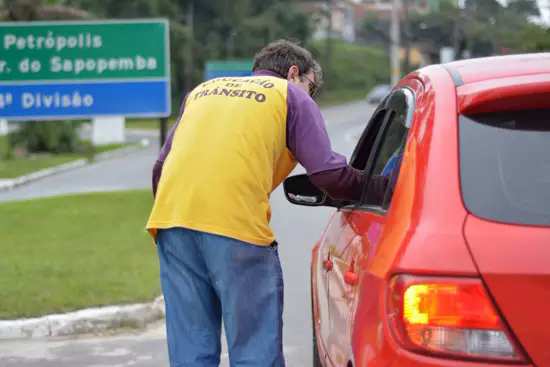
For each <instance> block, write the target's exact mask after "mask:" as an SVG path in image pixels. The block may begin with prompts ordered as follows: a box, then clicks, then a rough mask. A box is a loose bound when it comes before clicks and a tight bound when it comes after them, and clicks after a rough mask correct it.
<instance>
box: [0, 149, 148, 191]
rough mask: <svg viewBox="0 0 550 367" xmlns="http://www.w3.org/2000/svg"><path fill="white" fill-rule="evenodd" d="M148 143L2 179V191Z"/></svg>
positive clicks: (0, 186)
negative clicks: (90, 158)
mask: <svg viewBox="0 0 550 367" xmlns="http://www.w3.org/2000/svg"><path fill="white" fill-rule="evenodd" d="M148 145H149V142H148V141H147V142H146V143H144V142H142V143H140V144H136V145H132V146H129V147H124V148H120V149H115V150H112V151H110V152H104V153H100V154H97V155H96V156H95V157H94V158H93V159H92V160H87V159H84V158H81V159H77V160H74V161H71V162H68V163H63V164H60V165H57V166H54V167H50V168H46V169H43V170H40V171H36V172H33V173H30V174H28V175H24V176H19V177H16V178H14V179H0V192H2V191H6V190H12V189H14V188H16V187H18V186H21V185H24V184H27V183H31V182H34V181H37V180H40V179H42V178H45V177H49V176H53V175H56V174H59V173H62V172H66V171H70V170H73V169H76V168H81V167H84V166H86V165H89V164H92V163H95V162H100V161H104V160H107V159H112V158H116V157H121V156H124V155H127V154H130V153H133V152H135V151H137V150H140V149H143V148H145V147H147V146H148Z"/></svg>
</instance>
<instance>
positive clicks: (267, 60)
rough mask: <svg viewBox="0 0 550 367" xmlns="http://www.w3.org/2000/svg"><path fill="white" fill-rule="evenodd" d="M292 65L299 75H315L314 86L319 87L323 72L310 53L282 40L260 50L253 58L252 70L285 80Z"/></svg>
mask: <svg viewBox="0 0 550 367" xmlns="http://www.w3.org/2000/svg"><path fill="white" fill-rule="evenodd" d="M292 65H296V66H297V67H298V71H299V72H300V75H303V74H307V73H309V72H310V71H312V72H313V75H315V84H316V85H317V87H321V85H322V84H323V71H322V69H321V66H320V65H319V63H318V62H317V61H316V60H315V59H314V58H313V56H312V55H311V52H309V51H308V50H306V49H305V48H303V47H301V46H299V45H298V44H297V43H294V42H292V41H288V40H284V39H281V40H277V41H274V42H271V43H270V44H268V45H267V46H265V47H264V48H262V49H261V50H260V52H258V53H257V54H256V56H254V66H253V68H252V70H253V71H256V70H270V71H272V72H274V73H276V74H278V75H280V76H281V77H283V78H285V79H286V77H287V75H288V69H290V67H291V66H292Z"/></svg>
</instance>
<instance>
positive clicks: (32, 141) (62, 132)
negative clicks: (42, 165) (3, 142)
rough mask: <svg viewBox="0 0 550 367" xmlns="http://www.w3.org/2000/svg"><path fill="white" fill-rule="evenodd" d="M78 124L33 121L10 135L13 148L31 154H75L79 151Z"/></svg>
mask: <svg viewBox="0 0 550 367" xmlns="http://www.w3.org/2000/svg"><path fill="white" fill-rule="evenodd" d="M77 129H78V124H76V123H74V122H69V121H60V122H58V121H56V122H45V121H32V122H25V123H23V124H22V127H21V129H19V130H18V131H16V132H14V133H12V134H10V143H11V146H12V147H22V148H24V149H25V150H26V151H27V152H29V153H73V152H76V151H78V150H79V146H80V139H79V138H78V131H77Z"/></svg>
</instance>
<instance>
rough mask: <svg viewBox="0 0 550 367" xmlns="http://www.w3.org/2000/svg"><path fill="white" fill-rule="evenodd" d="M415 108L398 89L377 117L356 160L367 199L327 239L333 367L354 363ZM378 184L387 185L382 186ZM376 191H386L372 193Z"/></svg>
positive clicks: (342, 214) (346, 212) (408, 93)
mask: <svg viewBox="0 0 550 367" xmlns="http://www.w3.org/2000/svg"><path fill="white" fill-rule="evenodd" d="M414 102H415V98H414V93H413V92H412V90H411V89H407V88H401V89H398V90H396V91H394V92H393V93H392V94H391V95H390V96H389V97H388V99H387V100H386V102H385V106H384V108H382V109H380V110H379V112H378V113H380V114H381V115H375V116H374V119H373V123H374V124H375V125H373V126H372V127H371V129H368V128H367V130H366V131H365V133H364V135H363V137H362V139H361V140H360V142H359V144H358V146H357V148H356V151H355V153H354V157H353V160H352V165H355V167H356V168H359V167H358V166H359V165H361V164H362V165H363V167H362V168H363V170H364V173H365V174H366V175H368V177H369V180H368V183H367V185H366V187H365V191H364V194H363V198H362V200H361V202H360V203H357V204H355V205H350V206H346V207H343V208H341V209H340V210H339V211H338V212H337V213H336V214H335V215H334V216H333V218H332V220H331V223H330V225H329V227H328V229H327V232H326V235H325V239H326V240H327V243H326V244H325V248H326V250H325V251H326V256H327V257H330V259H331V260H332V263H333V267H332V270H331V271H329V272H327V275H326V277H327V283H328V287H327V288H328V302H327V304H328V314H329V319H330V327H329V328H328V330H329V331H328V335H327V336H326V347H327V353H328V357H329V359H330V361H331V363H332V364H333V365H334V366H347V363H348V361H350V360H352V350H351V337H352V335H351V333H352V325H353V317H354V311H355V306H356V302H357V294H358V289H359V286H360V281H361V275H362V271H363V269H365V267H366V264H367V262H368V261H369V258H370V256H372V254H373V253H374V251H375V250H376V245H377V243H378V240H379V238H380V234H381V233H382V231H383V230H384V218H385V214H386V212H387V211H388V208H389V207H390V203H391V198H392V194H393V189H394V187H395V185H396V182H397V177H398V174H399V168H400V164H401V159H402V152H403V149H404V147H405V143H406V139H407V136H408V129H409V127H410V123H411V121H412V117H413V111H414V105H415V103H414ZM376 124H379V126H376ZM376 127H378V128H377V129H376ZM365 157H367V158H366V159H365ZM375 180H378V182H387V184H385V185H383V186H380V185H378V184H375V182H374V181H375ZM373 187H382V189H378V190H372V188H373Z"/></svg>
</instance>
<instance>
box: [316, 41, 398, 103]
mask: <svg viewBox="0 0 550 367" xmlns="http://www.w3.org/2000/svg"><path fill="white" fill-rule="evenodd" d="M325 45H326V41H325V40H322V41H316V42H313V43H312V45H311V46H310V48H311V50H312V52H313V53H314V54H315V55H316V57H317V59H318V60H319V61H320V62H321V63H323V62H325V58H324V56H325V55H324V52H325ZM321 66H322V67H323V72H324V74H325V79H326V84H325V85H324V87H323V93H338V92H350V91H358V92H359V91H360V92H362V93H364V94H366V93H367V91H369V90H370V89H371V88H372V87H373V86H374V85H376V84H389V80H390V76H389V75H390V69H389V59H388V56H387V54H386V52H385V51H384V50H383V49H381V48H377V47H367V46H362V45H357V44H350V43H346V42H344V41H340V40H332V55H331V59H330V64H329V65H328V66H327V65H321Z"/></svg>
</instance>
